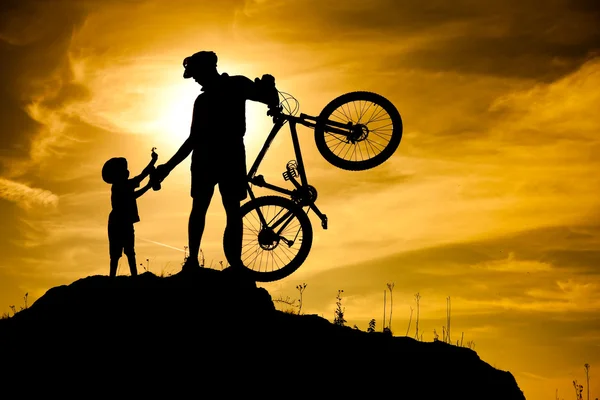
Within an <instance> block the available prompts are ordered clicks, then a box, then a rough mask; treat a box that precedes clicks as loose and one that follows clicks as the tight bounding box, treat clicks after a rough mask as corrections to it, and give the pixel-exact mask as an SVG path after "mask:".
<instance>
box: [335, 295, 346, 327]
mask: <svg viewBox="0 0 600 400" xmlns="http://www.w3.org/2000/svg"><path fill="white" fill-rule="evenodd" d="M342 293H344V291H343V290H338V294H337V296H336V298H335V299H336V302H335V305H336V309H335V317H334V319H333V323H334V324H335V325H339V326H344V325H345V324H346V322H347V321H346V320H345V319H344V312H346V308H342Z"/></svg>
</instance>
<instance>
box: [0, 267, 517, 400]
mask: <svg viewBox="0 0 600 400" xmlns="http://www.w3.org/2000/svg"><path fill="white" fill-rule="evenodd" d="M0 343H1V344H2V345H3V348H4V350H2V351H1V352H0V363H1V367H2V371H4V372H3V377H4V378H7V377H8V379H6V382H11V383H16V382H19V383H21V384H22V386H18V387H19V388H21V391H22V392H23V393H27V394H36V393H38V394H44V393H48V391H49V390H50V389H52V390H53V391H54V390H58V391H59V392H60V391H65V390H74V388H78V390H79V391H78V392H77V393H79V394H80V396H78V397H79V398H88V397H90V396H88V395H90V394H94V393H96V394H97V392H98V391H105V390H108V391H112V393H113V395H114V396H117V395H118V394H123V393H125V392H129V393H132V392H133V393H135V394H136V396H135V397H136V398H137V397H140V396H142V395H143V396H149V395H150V396H152V397H155V396H158V393H167V398H179V397H181V396H178V395H176V393H186V395H185V397H186V398H187V397H201V398H232V397H242V396H243V397H248V396H249V395H251V394H253V395H261V396H263V397H264V396H267V397H277V398H283V399H285V398H301V397H307V398H312V397H316V398H321V397H325V396H328V397H331V396H336V397H337V396H339V397H350V398H371V397H373V396H377V397H379V398H381V397H380V396H382V395H384V396H387V397H393V398H401V399H404V398H406V399H442V398H445V399H463V400H465V399H502V400H512V399H514V400H521V399H524V398H525V397H524V396H523V394H522V392H521V390H520V389H519V388H518V386H517V384H516V382H515V380H514V378H513V376H512V375H511V374H510V373H509V372H504V371H500V370H497V369H495V368H493V367H491V366H490V365H488V364H487V363H485V362H483V361H481V360H480V359H479V357H478V356H477V354H476V353H475V352H474V351H473V350H469V349H467V348H462V347H456V346H451V345H448V344H446V343H442V342H433V343H426V342H418V341H416V340H414V339H411V338H406V337H390V336H387V335H385V334H383V333H366V332H362V331H359V330H356V329H352V328H349V327H340V326H336V325H333V324H332V323H330V322H329V321H327V320H325V319H323V318H320V317H318V316H311V315H303V316H298V315H290V314H286V313H283V312H280V311H277V310H275V307H274V306H273V302H272V300H271V297H270V295H269V294H268V292H267V291H266V290H264V289H261V288H257V287H256V284H255V283H254V282H247V281H243V280H241V279H239V278H235V277H234V276H232V275H231V274H229V273H227V272H219V271H215V270H210V269H202V270H200V271H198V272H197V273H179V274H177V275H174V276H169V277H157V276H155V275H153V274H151V273H144V274H142V275H140V276H139V277H137V278H131V277H128V276H120V277H117V278H113V279H111V278H109V277H107V276H92V277H88V278H84V279H80V280H78V281H76V282H74V283H72V284H70V285H67V286H59V287H55V288H52V289H50V290H49V291H48V292H47V293H46V294H45V295H44V296H42V297H41V298H40V299H39V300H37V301H36V302H35V303H34V304H33V305H32V306H31V307H30V308H28V309H26V310H23V311H22V312H20V313H18V314H16V315H15V316H14V317H12V318H10V319H5V320H0ZM507 351H510V349H507ZM40 382H51V383H50V386H46V385H45V384H41V383H40ZM114 396H111V397H114ZM91 397H94V396H91ZM117 397H119V396H117ZM162 397H164V394H163V395H162Z"/></svg>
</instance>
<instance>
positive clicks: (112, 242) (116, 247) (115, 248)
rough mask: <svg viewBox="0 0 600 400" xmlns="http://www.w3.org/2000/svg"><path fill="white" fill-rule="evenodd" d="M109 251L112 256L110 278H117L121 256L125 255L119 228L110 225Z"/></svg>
mask: <svg viewBox="0 0 600 400" xmlns="http://www.w3.org/2000/svg"><path fill="white" fill-rule="evenodd" d="M108 250H109V255H110V273H109V276H111V277H113V276H117V268H118V267H119V260H120V259H121V255H122V254H123V240H122V237H121V232H120V230H119V229H118V227H116V226H115V225H113V224H110V223H109V225H108Z"/></svg>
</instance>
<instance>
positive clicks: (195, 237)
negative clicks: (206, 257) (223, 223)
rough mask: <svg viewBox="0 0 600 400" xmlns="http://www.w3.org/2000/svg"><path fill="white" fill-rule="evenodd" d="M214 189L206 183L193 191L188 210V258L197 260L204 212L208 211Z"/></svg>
mask: <svg viewBox="0 0 600 400" xmlns="http://www.w3.org/2000/svg"><path fill="white" fill-rule="evenodd" d="M214 191H215V187H214V186H209V185H206V186H205V187H203V188H202V190H198V191H196V192H195V193H194V199H193V202H192V211H191V212H190V220H189V223H188V245H189V250H190V255H189V257H188V258H189V259H190V260H192V261H196V262H197V261H198V254H199V253H200V242H201V241H202V234H203V233H204V225H205V224H206V212H207V211H208V206H209V205H210V201H211V199H212V196H213V193H214Z"/></svg>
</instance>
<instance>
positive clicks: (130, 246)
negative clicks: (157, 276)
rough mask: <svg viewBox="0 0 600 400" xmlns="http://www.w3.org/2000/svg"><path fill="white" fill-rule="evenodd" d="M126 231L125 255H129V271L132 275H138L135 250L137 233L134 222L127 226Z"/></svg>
mask: <svg viewBox="0 0 600 400" xmlns="http://www.w3.org/2000/svg"><path fill="white" fill-rule="evenodd" d="M124 233H125V246H124V248H125V255H126V256H127V262H128V263H129V271H130V272H131V276H136V275H137V263H136V260H135V250H134V243H135V234H134V231H133V224H131V227H127V229H126V230H124Z"/></svg>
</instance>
